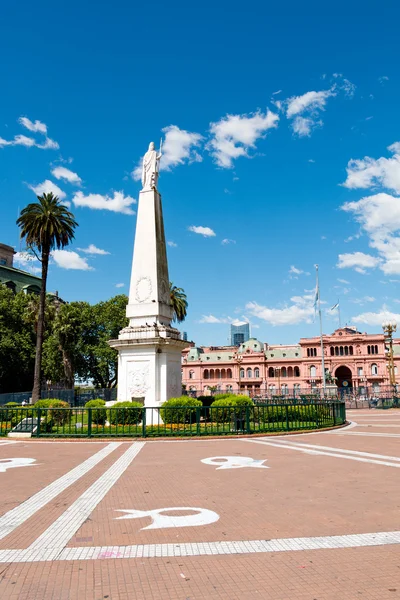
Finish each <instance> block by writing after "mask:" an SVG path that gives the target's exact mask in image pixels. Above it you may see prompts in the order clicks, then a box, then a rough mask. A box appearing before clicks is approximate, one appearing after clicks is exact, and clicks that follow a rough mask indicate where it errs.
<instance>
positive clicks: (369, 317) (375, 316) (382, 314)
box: [352, 306, 400, 327]
mask: <svg viewBox="0 0 400 600" xmlns="http://www.w3.org/2000/svg"><path fill="white" fill-rule="evenodd" d="M384 321H397V322H398V323H399V322H400V314H399V313H394V312H392V311H390V310H388V309H387V308H386V306H382V308H381V309H380V310H379V311H378V312H365V313H362V314H360V315H357V316H355V317H353V318H352V322H353V323H365V324H366V325H371V326H374V327H382V323H383V322H384Z"/></svg>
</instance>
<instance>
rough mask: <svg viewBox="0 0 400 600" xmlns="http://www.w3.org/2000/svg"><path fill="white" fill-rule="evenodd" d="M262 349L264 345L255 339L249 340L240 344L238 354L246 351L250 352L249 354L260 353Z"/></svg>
mask: <svg viewBox="0 0 400 600" xmlns="http://www.w3.org/2000/svg"><path fill="white" fill-rule="evenodd" d="M263 349H264V344H262V343H261V342H259V341H258V340H257V339H256V338H250V339H249V340H247V342H243V344H240V346H239V349H238V352H242V353H243V352H247V351H249V350H250V351H251V352H262V351H263Z"/></svg>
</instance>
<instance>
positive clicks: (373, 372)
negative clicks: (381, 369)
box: [371, 363, 378, 375]
mask: <svg viewBox="0 0 400 600" xmlns="http://www.w3.org/2000/svg"><path fill="white" fill-rule="evenodd" d="M371 375H378V365H376V364H375V363H373V364H372V365H371Z"/></svg>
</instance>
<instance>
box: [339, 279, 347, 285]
mask: <svg viewBox="0 0 400 600" xmlns="http://www.w3.org/2000/svg"><path fill="white" fill-rule="evenodd" d="M338 282H339V283H344V284H345V285H350V281H347V279H338Z"/></svg>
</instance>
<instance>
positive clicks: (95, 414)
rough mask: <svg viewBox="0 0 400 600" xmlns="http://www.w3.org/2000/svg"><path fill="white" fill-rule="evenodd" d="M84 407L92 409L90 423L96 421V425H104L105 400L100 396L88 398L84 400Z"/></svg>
mask: <svg viewBox="0 0 400 600" xmlns="http://www.w3.org/2000/svg"><path fill="white" fill-rule="evenodd" d="M85 408H91V409H92V423H96V424H97V425H104V424H105V422H106V421H107V409H106V402H105V400H102V399H101V398H96V399H95V400H89V402H86V404H85Z"/></svg>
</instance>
